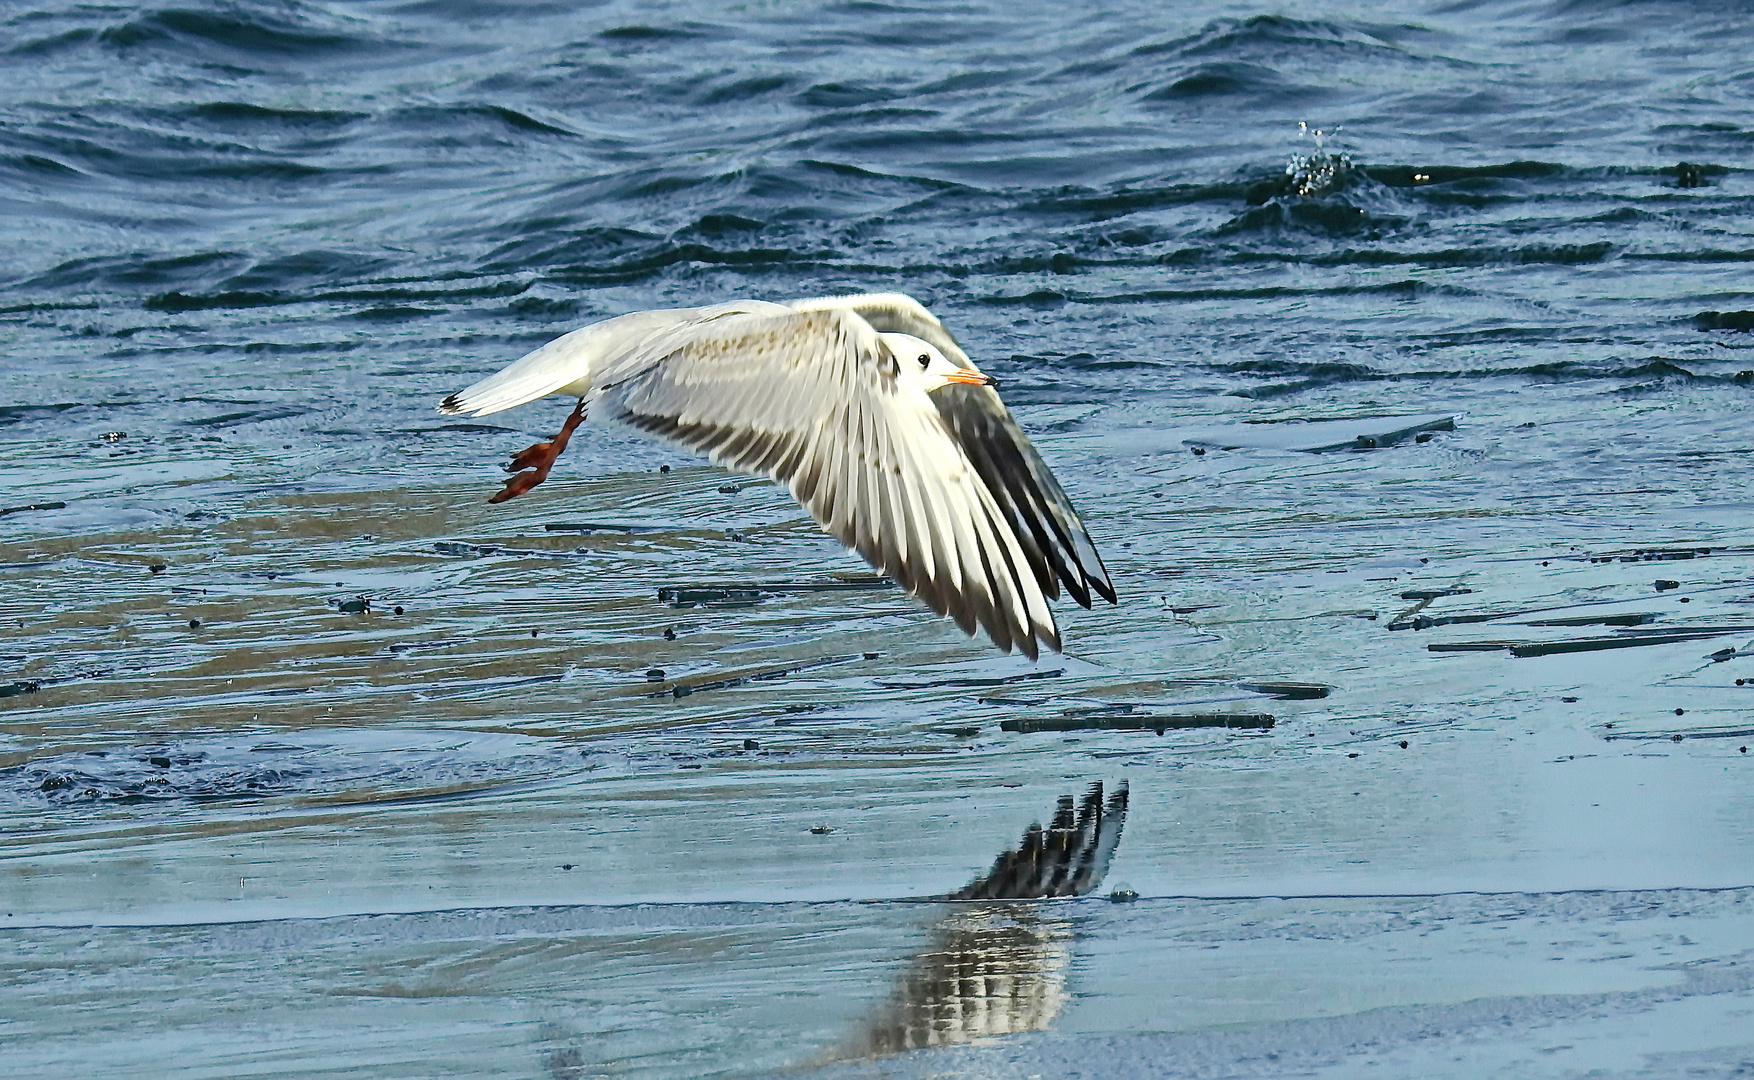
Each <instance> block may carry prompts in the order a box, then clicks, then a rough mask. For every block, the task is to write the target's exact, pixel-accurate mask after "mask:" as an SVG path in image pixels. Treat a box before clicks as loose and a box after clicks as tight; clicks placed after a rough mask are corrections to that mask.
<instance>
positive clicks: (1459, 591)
mask: <svg viewBox="0 0 1754 1080" xmlns="http://www.w3.org/2000/svg"><path fill="white" fill-rule="evenodd" d="M1473 591H1474V590H1473V589H1463V588H1451V589H1408V590H1407V591H1406V592H1404V593H1402V594H1401V599H1403V600H1437V599H1441V598H1442V597H1445V596H1465V595H1467V594H1468V593H1471V592H1473Z"/></svg>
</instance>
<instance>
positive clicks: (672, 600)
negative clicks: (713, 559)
mask: <svg viewBox="0 0 1754 1080" xmlns="http://www.w3.org/2000/svg"><path fill="white" fill-rule="evenodd" d="M894 587H895V582H894V581H893V580H892V579H890V578H886V577H876V576H864V575H861V576H856V577H849V578H846V579H843V580H839V581H766V582H755V583H752V584H749V585H665V586H663V587H661V588H659V589H658V602H659V603H661V604H669V605H670V606H671V607H718V606H725V605H740V606H746V605H749V604H757V603H760V602H761V601H763V600H770V599H773V598H774V597H778V596H786V595H789V594H792V593H834V592H863V591H867V590H871V589H891V588H894Z"/></svg>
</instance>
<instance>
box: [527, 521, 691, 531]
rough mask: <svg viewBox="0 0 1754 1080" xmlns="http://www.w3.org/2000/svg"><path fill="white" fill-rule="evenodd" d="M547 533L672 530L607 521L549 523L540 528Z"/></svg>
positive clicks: (656, 526) (662, 527)
mask: <svg viewBox="0 0 1754 1080" xmlns="http://www.w3.org/2000/svg"><path fill="white" fill-rule="evenodd" d="M542 528H543V529H545V530H547V531H548V532H576V533H654V532H670V531H674V530H673V529H672V528H670V527H667V526H663V525H637V524H623V523H619V522H609V521H551V522H549V523H547V524H546V525H544V526H542Z"/></svg>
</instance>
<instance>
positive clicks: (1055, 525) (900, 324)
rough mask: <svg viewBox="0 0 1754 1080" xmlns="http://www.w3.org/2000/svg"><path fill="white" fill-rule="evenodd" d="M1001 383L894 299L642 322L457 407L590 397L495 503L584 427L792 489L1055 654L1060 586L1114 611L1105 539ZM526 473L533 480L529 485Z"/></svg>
mask: <svg viewBox="0 0 1754 1080" xmlns="http://www.w3.org/2000/svg"><path fill="white" fill-rule="evenodd" d="M993 385H994V380H993V379H992V378H991V377H990V376H987V375H985V374H983V373H982V372H980V371H979V370H978V369H976V368H975V366H974V363H973V362H972V361H970V360H969V358H968V354H966V353H964V352H963V351H962V349H961V347H960V346H958V345H957V344H956V339H955V338H953V337H951V336H950V332H949V331H947V330H945V329H944V325H943V323H941V322H939V321H938V319H937V318H936V317H935V316H934V315H933V314H932V313H931V312H929V311H927V310H926V309H925V307H923V306H922V305H921V304H920V303H919V301H917V300H914V299H913V298H912V297H909V296H903V295H901V294H899V293H886V294H878V295H867V296H837V297H830V298H826V299H820V300H800V301H796V302H794V303H791V304H772V303H766V302H762V301H736V302H733V303H728V304H718V305H715V306H712V307H703V308H685V309H676V310H670V311H641V312H634V313H632V314H628V315H622V316H620V317H618V318H614V319H608V320H606V321H603V322H599V323H593V324H592V325H590V326H586V327H583V328H581V329H579V330H575V331H573V332H572V333H570V334H567V335H565V336H564V337H561V338H558V339H556V340H554V341H551V342H549V343H548V344H547V345H544V346H543V347H542V348H540V349H537V350H536V351H535V352H533V353H530V354H529V355H528V356H525V357H524V358H523V359H521V360H519V361H517V362H516V363H514V364H512V365H511V366H510V367H508V368H506V369H505V370H503V371H501V372H499V373H498V374H496V375H491V376H489V377H487V378H486V379H483V380H481V381H480V382H478V383H476V384H474V385H473V386H470V387H469V388H468V389H466V390H462V391H460V392H458V393H455V394H452V395H451V396H449V397H447V398H445V400H444V402H443V403H442V405H441V408H442V409H443V411H445V412H448V413H469V414H471V415H475V416H481V415H484V414H487V413H494V412H499V411H501V410H502V409H509V408H512V407H513V406H516V405H522V404H524V403H525V402H527V401H534V400H535V399H537V398H539V397H542V396H544V395H547V394H566V395H569V396H575V397H577V398H578V399H579V403H578V406H577V407H576V408H575V409H573V412H572V415H571V416H570V417H568V418H567V421H566V425H565V426H564V427H563V428H562V429H561V431H560V433H559V434H558V435H556V436H555V437H554V439H553V440H552V441H549V442H543V443H537V444H536V445H535V446H532V447H530V448H529V449H527V450H525V451H523V452H522V453H520V454H518V455H517V456H516V457H514V458H513V459H512V464H511V469H510V471H513V472H516V475H515V476H513V477H512V478H511V479H510V480H509V481H507V482H506V486H505V490H504V491H501V492H500V493H499V494H498V495H496V496H494V498H493V499H492V500H491V501H493V502H500V501H503V500H505V499H509V498H513V497H515V496H517V495H521V494H523V493H524V492H526V491H528V490H530V489H531V488H533V487H535V486H536V485H537V484H539V483H541V482H542V481H543V480H544V479H545V478H546V477H547V476H548V471H549V469H550V468H552V467H553V465H554V461H555V459H556V458H557V457H559V456H560V453H561V451H562V450H564V449H565V448H566V444H567V440H568V439H569V438H570V437H571V436H572V433H573V431H574V430H576V429H577V428H578V426H579V424H580V423H582V422H583V421H584V419H585V416H586V413H587V412H589V413H590V414H591V415H593V416H596V417H598V418H599V419H606V420H615V421H620V422H622V423H626V424H630V425H632V426H633V427H636V428H638V429H640V430H641V431H645V432H647V433H649V434H652V435H657V436H659V437H661V438H665V439H670V440H672V441H674V442H679V443H682V444H683V445H685V446H689V447H692V448H694V449H696V450H700V451H704V452H705V453H706V454H708V455H709V456H710V457H711V458H712V460H713V461H714V462H716V463H717V464H720V465H723V466H725V467H727V468H731V469H736V470H738V471H741V472H747V473H754V474H757V475H763V476H771V477H773V478H774V479H776V480H779V481H782V482H784V483H786V484H788V485H789V486H790V488H791V492H792V495H793V497H795V498H796V499H797V500H798V501H799V502H800V503H802V504H803V506H804V507H805V509H807V510H809V511H810V514H811V516H813V517H814V518H815V519H816V521H817V522H818V523H819V524H820V525H821V526H822V527H823V529H825V530H827V531H828V532H829V533H831V534H833V535H834V536H835V537H836V538H837V539H839V540H840V541H841V542H842V543H844V544H846V545H847V546H848V547H850V548H852V549H854V550H856V551H857V552H858V553H859V554H860V555H862V556H863V557H864V558H865V560H866V561H867V562H869V563H871V565H873V566H875V567H877V568H879V569H881V570H882V571H883V572H884V573H886V574H888V575H890V576H891V577H893V578H894V579H895V580H896V581H897V582H899V583H900V584H901V585H902V587H904V588H906V589H907V590H908V591H909V592H911V593H913V594H914V595H915V596H918V597H919V598H920V599H922V600H924V601H925V602H926V603H927V604H928V605H930V606H931V608H932V610H934V611H936V612H938V613H939V614H941V615H949V616H950V617H951V618H953V619H955V620H956V624H957V625H958V626H960V627H961V628H962V629H963V631H964V632H965V633H968V634H973V633H974V632H975V629H976V627H977V626H978V627H981V628H984V629H985V630H986V632H987V634H988V635H989V636H990V637H991V638H992V639H993V643H994V644H995V645H997V646H999V648H1001V649H1003V650H1005V651H1006V652H1009V651H1011V650H1012V649H1013V648H1016V649H1018V650H1020V651H1021V652H1023V654H1024V655H1026V656H1028V657H1030V658H1031V659H1035V658H1036V657H1037V656H1038V655H1039V654H1040V646H1041V645H1044V644H1045V645H1046V646H1048V647H1049V648H1051V649H1058V648H1059V647H1060V634H1059V628H1058V626H1057V625H1056V624H1055V622H1054V617H1053V614H1052V613H1051V612H1050V611H1049V610H1048V607H1047V600H1048V599H1049V598H1054V597H1058V596H1059V595H1060V586H1061V585H1062V584H1063V585H1064V586H1065V588H1066V591H1067V592H1068V593H1070V594H1071V596H1072V598H1073V599H1074V600H1076V601H1077V602H1078V603H1080V604H1082V605H1083V606H1085V607H1089V606H1090V603H1091V600H1090V596H1091V593H1092V592H1095V593H1097V594H1099V595H1101V596H1102V597H1104V598H1105V599H1107V600H1108V601H1109V602H1111V603H1113V602H1114V600H1115V591H1114V586H1113V584H1111V583H1110V581H1109V577H1108V571H1107V570H1105V569H1104V568H1103V565H1102V559H1101V557H1100V556H1099V555H1097V553H1096V547H1095V545H1094V544H1093V543H1092V542H1091V539H1090V534H1089V533H1088V532H1086V531H1085V529H1084V523H1083V522H1082V521H1081V520H1080V519H1079V517H1078V512H1077V511H1076V510H1075V509H1073V507H1072V503H1071V500H1069V499H1068V498H1067V497H1066V493H1065V491H1063V490H1062V489H1061V488H1060V485H1059V483H1058V481H1056V480H1055V479H1054V475H1053V473H1052V472H1050V471H1049V470H1048V467H1047V465H1046V463H1045V462H1043V461H1042V459H1041V456H1040V455H1039V454H1037V453H1036V451H1035V447H1033V446H1031V445H1030V443H1029V439H1028V438H1027V437H1026V436H1025V435H1024V434H1023V430H1022V429H1021V428H1019V427H1018V426H1017V422H1016V421H1015V420H1013V419H1012V418H1011V413H1010V412H1009V411H1008V410H1007V409H1006V408H1005V405H1004V403H1003V402H1002V401H1000V400H999V395H998V394H997V393H996V392H995V391H994V390H993V389H992V387H993ZM518 470H523V471H518Z"/></svg>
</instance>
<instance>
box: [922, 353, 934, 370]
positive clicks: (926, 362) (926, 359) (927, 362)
mask: <svg viewBox="0 0 1754 1080" xmlns="http://www.w3.org/2000/svg"><path fill="white" fill-rule="evenodd" d="M931 366H932V356H931V354H930V353H921V354H920V370H922V371H924V370H925V369H926V368H929V367H931Z"/></svg>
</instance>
